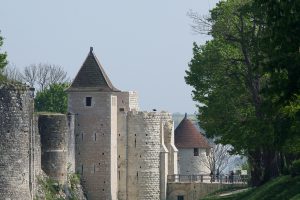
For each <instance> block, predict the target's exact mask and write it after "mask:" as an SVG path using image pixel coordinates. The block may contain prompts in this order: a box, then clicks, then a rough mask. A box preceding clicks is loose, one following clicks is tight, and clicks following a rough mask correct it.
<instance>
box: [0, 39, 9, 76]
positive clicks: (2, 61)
mask: <svg viewBox="0 0 300 200" xmlns="http://www.w3.org/2000/svg"><path fill="white" fill-rule="evenodd" d="M2 45H3V37H2V36H1V35H0V49H1V47H2ZM6 57H7V54H6V53H0V81H1V80H4V79H5V78H4V77H3V75H2V72H3V69H4V67H5V66H6V65H7V60H6Z"/></svg>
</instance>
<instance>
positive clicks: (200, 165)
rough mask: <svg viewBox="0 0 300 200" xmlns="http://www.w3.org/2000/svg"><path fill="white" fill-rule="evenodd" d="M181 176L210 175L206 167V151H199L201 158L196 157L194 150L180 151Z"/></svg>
mask: <svg viewBox="0 0 300 200" xmlns="http://www.w3.org/2000/svg"><path fill="white" fill-rule="evenodd" d="M178 157H179V159H178V160H179V162H178V165H179V174H182V175H195V174H209V173H210V171H209V169H208V167H207V166H206V165H207V164H205V162H207V160H206V149H199V156H194V149H192V148H191V149H183V148H182V149H179V152H178Z"/></svg>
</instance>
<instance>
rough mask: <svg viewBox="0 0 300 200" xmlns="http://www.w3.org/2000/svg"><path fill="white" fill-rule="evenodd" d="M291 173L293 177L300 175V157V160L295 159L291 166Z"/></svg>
mask: <svg viewBox="0 0 300 200" xmlns="http://www.w3.org/2000/svg"><path fill="white" fill-rule="evenodd" d="M291 175H292V177H294V176H299V175H300V159H299V160H295V161H294V162H293V163H292V166H291Z"/></svg>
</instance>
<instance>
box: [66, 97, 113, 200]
mask: <svg viewBox="0 0 300 200" xmlns="http://www.w3.org/2000/svg"><path fill="white" fill-rule="evenodd" d="M86 97H91V98H92V104H91V106H86V104H85V103H86V102H85V100H86ZM68 106H69V108H68V111H69V112H70V113H73V114H74V115H75V116H76V119H75V121H76V124H75V160H76V163H75V169H76V172H78V173H80V174H81V182H82V185H83V189H84V191H85V193H86V194H87V197H88V199H91V200H93V199H95V200H102V199H103V200H106V199H117V191H118V182H117V97H116V96H113V95H112V94H111V93H110V92H70V93H69V102H68Z"/></svg>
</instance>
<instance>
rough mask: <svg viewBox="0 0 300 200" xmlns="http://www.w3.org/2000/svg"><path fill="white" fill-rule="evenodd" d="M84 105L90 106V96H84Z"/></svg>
mask: <svg viewBox="0 0 300 200" xmlns="http://www.w3.org/2000/svg"><path fill="white" fill-rule="evenodd" d="M85 106H92V97H85Z"/></svg>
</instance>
